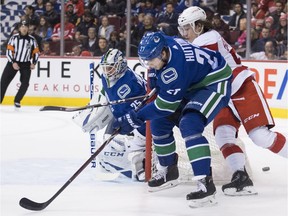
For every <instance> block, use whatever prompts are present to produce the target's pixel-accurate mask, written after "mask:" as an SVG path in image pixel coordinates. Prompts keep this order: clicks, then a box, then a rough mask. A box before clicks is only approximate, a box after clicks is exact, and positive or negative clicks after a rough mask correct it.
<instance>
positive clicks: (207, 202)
mask: <svg viewBox="0 0 288 216" xmlns="http://www.w3.org/2000/svg"><path fill="white" fill-rule="evenodd" d="M215 194H216V187H215V185H214V183H213V179H212V177H211V176H206V177H204V178H201V179H199V180H198V182H197V189H196V190H195V191H192V192H191V193H189V194H187V196H186V199H187V200H188V205H189V207H191V208H199V207H205V206H213V205H215V204H217V201H216V199H215Z"/></svg>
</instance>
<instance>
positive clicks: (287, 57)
mask: <svg viewBox="0 0 288 216" xmlns="http://www.w3.org/2000/svg"><path fill="white" fill-rule="evenodd" d="M279 59H280V60H288V50H287V46H286V50H285V51H284V53H283V55H281V56H280V58H279Z"/></svg>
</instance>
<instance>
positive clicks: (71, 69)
mask: <svg viewBox="0 0 288 216" xmlns="http://www.w3.org/2000/svg"><path fill="white" fill-rule="evenodd" d="M91 62H94V65H95V76H94V77H95V78H94V85H95V86H94V91H95V93H97V92H98V91H99V90H100V89H101V81H100V79H99V76H100V73H101V71H100V70H99V66H98V64H99V62H100V58H82V59H79V58H71V57H69V58H68V57H67V58H66V57H64V58H57V57H53V58H51V57H50V58H48V57H42V58H40V59H39V63H38V64H37V66H36V69H35V70H33V71H32V75H31V80H30V86H29V89H28V91H27V93H26V95H25V97H24V99H23V100H22V102H21V103H22V105H39V106H44V105H58V106H83V105H85V104H87V103H88V102H89V95H90V93H89V91H90V86H89V83H90V82H89V81H90V73H89V65H90V63H91ZM0 63H1V64H0V74H2V72H3V69H4V67H5V65H6V63H7V59H6V58H5V56H2V57H1V58H0ZM243 63H244V64H245V65H247V66H248V67H250V68H251V70H252V71H254V72H255V78H256V80H257V82H258V83H259V85H260V86H261V88H262V90H263V93H264V95H265V97H266V98H267V101H268V104H269V105H270V107H271V110H272V112H273V115H274V116H277V117H284V118H285V117H286V118H287V110H288V107H287V106H288V105H287V104H288V87H287V79H288V68H287V67H288V66H287V62H285V61H243ZM128 66H129V67H130V68H131V69H133V70H134V71H135V72H137V73H139V74H141V75H142V76H144V77H146V76H147V71H146V69H145V68H143V67H142V66H141V64H140V63H139V61H138V59H137V58H130V59H128ZM19 85H20V81H19V73H18V74H17V75H16V77H15V78H14V80H13V81H12V82H11V84H10V86H9V88H8V90H7V92H6V97H5V99H4V101H3V104H13V99H14V96H15V94H16V92H17V90H18V88H19ZM251 106H252V105H251Z"/></svg>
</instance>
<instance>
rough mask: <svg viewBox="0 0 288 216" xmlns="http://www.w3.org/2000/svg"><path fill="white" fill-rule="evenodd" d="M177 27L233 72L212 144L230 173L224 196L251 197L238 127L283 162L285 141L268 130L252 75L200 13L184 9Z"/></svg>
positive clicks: (268, 122) (267, 118)
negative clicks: (217, 54)
mask: <svg viewBox="0 0 288 216" xmlns="http://www.w3.org/2000/svg"><path fill="white" fill-rule="evenodd" d="M178 24H179V27H178V29H179V32H180V34H181V35H182V36H183V37H184V38H185V39H186V40H188V41H189V42H191V43H192V42H193V44H196V45H198V46H201V47H205V48H208V49H212V50H216V51H219V52H220V53H221V54H222V56H223V57H224V58H225V60H226V61H227V63H228V64H229V66H230V67H231V68H232V70H233V80H232V93H231V100H230V103H229V107H226V108H224V109H222V110H221V111H220V113H219V114H218V115H217V116H216V118H215V119H214V133H215V139H216V143H217V144H218V146H219V148H220V150H221V151H222V154H223V156H224V158H225V159H226V161H227V162H228V164H229V166H230V167H231V169H232V171H233V172H234V174H233V176H232V180H231V182H230V183H228V184H225V185H223V186H222V190H223V192H224V193H225V194H226V195H250V194H255V193H256V192H255V190H254V188H253V182H252V180H251V179H250V178H249V175H248V173H247V172H246V170H245V155H244V153H243V151H242V149H241V148H240V147H239V146H238V145H236V137H237V132H238V129H239V127H240V125H241V124H242V125H243V126H244V128H245V130H246V132H247V134H248V135H249V137H250V138H251V140H252V141H253V142H254V143H255V144H256V145H258V146H260V147H263V148H265V149H268V150H270V151H272V152H273V153H275V154H278V155H280V156H282V157H285V158H287V153H288V149H287V137H284V136H283V135H282V134H281V133H278V132H273V131H271V130H270V129H271V128H272V127H274V126H275V123H274V120H273V117H272V115H271V112H270V108H269V106H268V104H267V102H266V99H265V97H264V95H263V93H262V90H261V89H260V87H259V85H258V84H257V82H256V81H255V79H254V73H253V72H252V71H251V70H249V68H247V67H246V66H244V65H242V63H241V59H240V56H239V55H237V53H236V52H235V50H234V49H233V48H232V47H231V46H230V45H229V44H228V43H227V42H226V41H225V40H224V39H223V38H222V37H221V35H220V34H219V33H218V32H217V31H215V30H213V29H212V26H211V24H210V23H209V22H208V21H207V20H206V13H205V12H204V10H202V9H201V8H199V7H195V6H192V7H189V8H187V9H186V10H184V11H183V13H182V14H181V15H180V16H179V19H178ZM251 104H253V105H252V106H251ZM249 105H250V106H249ZM248 107H249V108H248Z"/></svg>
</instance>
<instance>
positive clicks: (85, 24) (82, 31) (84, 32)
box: [75, 12, 98, 43]
mask: <svg viewBox="0 0 288 216" xmlns="http://www.w3.org/2000/svg"><path fill="white" fill-rule="evenodd" d="M89 28H95V29H97V28H98V27H97V25H95V23H94V19H93V16H92V14H91V13H90V12H85V13H84V15H83V19H82V20H81V22H80V23H79V24H78V26H77V29H76V33H75V40H76V41H80V42H82V43H83V41H84V40H86V39H87V38H88V29H89Z"/></svg>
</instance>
